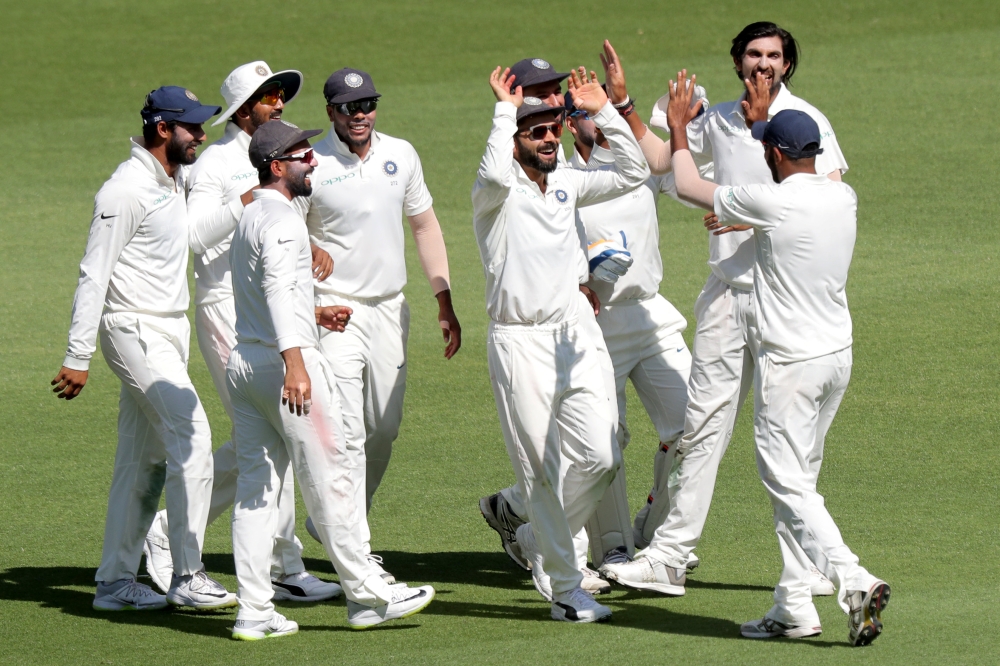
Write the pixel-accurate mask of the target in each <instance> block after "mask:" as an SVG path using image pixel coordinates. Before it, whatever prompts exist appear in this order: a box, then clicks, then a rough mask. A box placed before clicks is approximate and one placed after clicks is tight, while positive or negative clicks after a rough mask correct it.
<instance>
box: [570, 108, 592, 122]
mask: <svg viewBox="0 0 1000 666" xmlns="http://www.w3.org/2000/svg"><path fill="white" fill-rule="evenodd" d="M569 117H570V118H582V119H583V120H590V114H589V113H587V112H586V111H584V110H583V109H576V110H575V111H571V112H570V113H569Z"/></svg>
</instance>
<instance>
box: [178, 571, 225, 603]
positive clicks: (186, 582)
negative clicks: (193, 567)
mask: <svg viewBox="0 0 1000 666" xmlns="http://www.w3.org/2000/svg"><path fill="white" fill-rule="evenodd" d="M167 601H169V602H170V603H172V604H173V605H174V606H187V607H189V608H196V609H198V610H214V609H216V608H230V607H232V606H235V605H236V595H235V594H233V593H232V592H227V591H226V588H224V587H222V585H221V584H219V583H218V582H216V581H214V580H212V579H211V578H209V577H208V574H206V573H205V570H204V569H202V570H201V571H199V572H197V573H195V574H193V575H191V576H177V575H175V576H174V577H173V579H172V580H171V582H170V590H169V591H168V592H167Z"/></svg>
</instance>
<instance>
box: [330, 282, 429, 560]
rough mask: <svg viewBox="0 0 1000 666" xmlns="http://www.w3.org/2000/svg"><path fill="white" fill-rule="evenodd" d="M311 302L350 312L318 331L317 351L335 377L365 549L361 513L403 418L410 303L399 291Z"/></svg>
mask: <svg viewBox="0 0 1000 666" xmlns="http://www.w3.org/2000/svg"><path fill="white" fill-rule="evenodd" d="M316 304H317V305H319V306H322V307H326V306H329V305H346V306H347V307H349V308H351V309H352V310H353V311H354V313H353V314H352V315H351V325H350V326H348V327H347V329H346V330H345V331H344V332H343V333H335V332H333V331H330V330H327V329H321V330H320V351H322V353H323V356H325V357H326V359H327V360H328V361H329V362H330V364H331V365H332V366H333V372H334V375H335V376H336V381H337V393H338V394H339V396H340V405H341V409H342V410H343V413H344V435H345V436H346V437H347V453H348V458H349V464H350V467H351V469H352V474H353V477H354V484H355V492H356V493H357V495H356V501H357V503H358V506H361V507H364V509H365V513H366V517H365V519H364V520H363V521H362V538H363V541H364V544H365V552H368V553H370V552H371V531H370V530H369V528H368V520H367V512H368V511H369V510H370V509H371V505H372V497H373V496H374V495H375V491H376V490H378V487H379V484H381V483H382V477H383V476H385V471H386V469H388V467H389V458H390V457H391V455H392V443H393V442H394V441H396V437H397V436H398V435H399V424H400V423H401V422H402V420H403V394H404V393H405V392H406V341H407V337H408V336H409V333H410V306H409V305H408V304H407V303H406V299H405V298H404V297H403V294H401V293H400V294H396V295H395V296H390V297H388V298H379V299H355V298H351V297H350V296H345V295H341V294H317V296H316Z"/></svg>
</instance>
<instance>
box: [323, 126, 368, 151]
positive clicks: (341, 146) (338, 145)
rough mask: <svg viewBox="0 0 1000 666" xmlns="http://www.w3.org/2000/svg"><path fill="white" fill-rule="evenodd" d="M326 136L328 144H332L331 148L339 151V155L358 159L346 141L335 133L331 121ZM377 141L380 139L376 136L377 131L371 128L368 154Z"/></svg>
mask: <svg viewBox="0 0 1000 666" xmlns="http://www.w3.org/2000/svg"><path fill="white" fill-rule="evenodd" d="M327 137H328V138H329V139H330V145H332V146H333V149H334V150H335V151H336V152H337V153H339V154H340V155H343V156H344V157H353V158H354V159H359V158H358V156H357V155H355V154H354V153H352V152H351V149H350V147H349V146H348V145H347V144H346V143H344V142H343V141H341V140H340V137H339V136H338V135H337V131H336V130H335V129H334V128H333V123H330V131H329V133H327ZM379 141H380V139H379V136H378V132H376V131H375V130H374V129H373V130H372V145H371V147H370V148H369V149H368V155H371V153H372V151H373V150H375V147H376V146H378V144H379ZM368 155H366V156H365V159H367V158H368Z"/></svg>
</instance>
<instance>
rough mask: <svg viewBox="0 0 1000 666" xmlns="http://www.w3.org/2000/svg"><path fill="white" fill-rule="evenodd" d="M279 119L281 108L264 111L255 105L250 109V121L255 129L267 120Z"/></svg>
mask: <svg viewBox="0 0 1000 666" xmlns="http://www.w3.org/2000/svg"><path fill="white" fill-rule="evenodd" d="M280 119H281V109H272V110H271V112H270V113H265V112H264V110H263V109H262V108H260V107H259V106H257V105H255V106H254V107H253V108H252V109H250V122H251V123H252V124H253V128H254V129H255V130H256V129H257V128H258V127H260V126H261V125H263V124H264V123H266V122H267V121H269V120H280Z"/></svg>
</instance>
